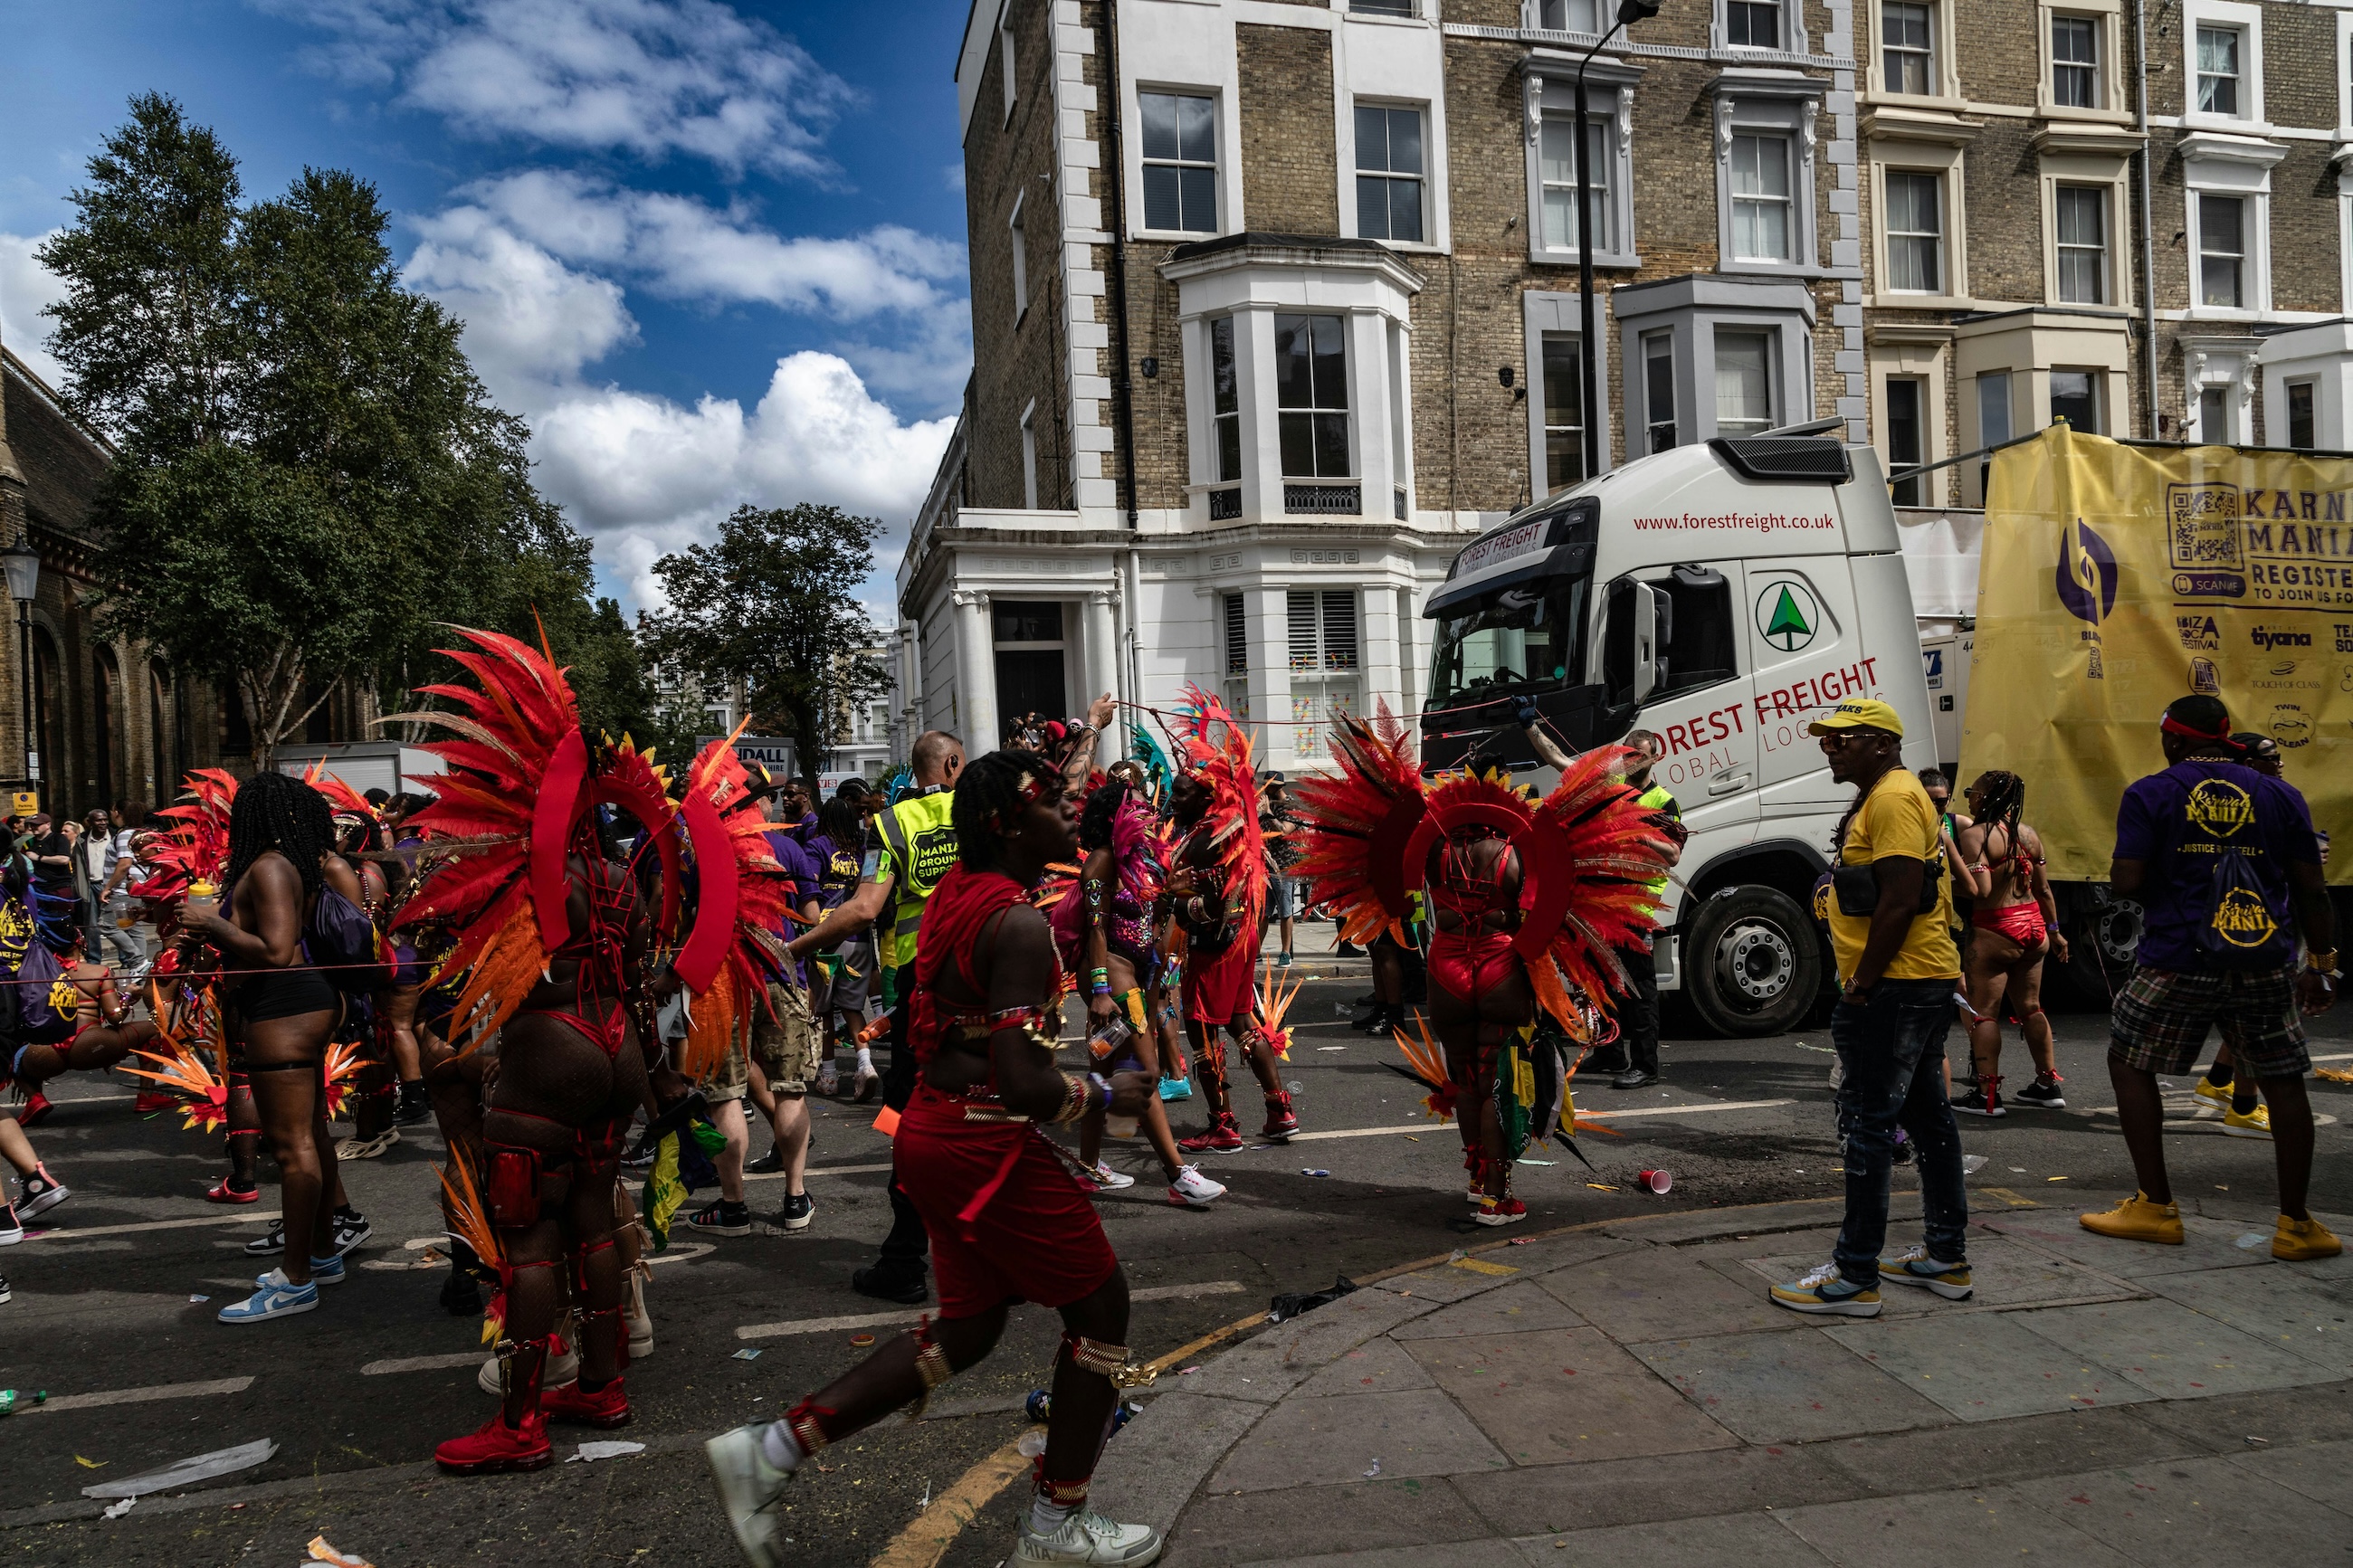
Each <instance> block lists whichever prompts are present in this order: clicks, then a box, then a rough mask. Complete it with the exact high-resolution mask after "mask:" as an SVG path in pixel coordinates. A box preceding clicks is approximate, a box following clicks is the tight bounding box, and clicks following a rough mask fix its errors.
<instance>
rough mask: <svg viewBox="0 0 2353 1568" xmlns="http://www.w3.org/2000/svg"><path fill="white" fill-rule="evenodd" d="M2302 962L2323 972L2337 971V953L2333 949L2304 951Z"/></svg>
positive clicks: (2332, 972) (2308, 967)
mask: <svg viewBox="0 0 2353 1568" xmlns="http://www.w3.org/2000/svg"><path fill="white" fill-rule="evenodd" d="M2304 964H2305V967H2306V968H2307V969H2314V970H2317V971H2319V972H2320V973H2323V974H2334V973H2337V954H2336V952H2334V951H2331V952H2306V954H2305V955H2304Z"/></svg>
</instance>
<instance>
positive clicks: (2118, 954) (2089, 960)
mask: <svg viewBox="0 0 2353 1568" xmlns="http://www.w3.org/2000/svg"><path fill="white" fill-rule="evenodd" d="M2143 918H2144V911H2143V910H2142V908H2141V903H2140V900H2138V899H2123V898H2116V897H2110V898H2109V899H2108V900H2107V901H2106V902H2105V903H2102V904H2098V905H2095V906H2093V907H2091V908H2088V909H2086V910H2084V913H2083V914H2082V915H2081V917H2080V918H2078V919H2077V920H2076V921H2075V922H2074V929H2073V930H2072V931H2069V932H2068V933H2067V934H2068V941H2069V942H2070V944H2071V946H2072V948H2073V954H2072V956H2071V957H2070V958H2069V960H2068V962H2067V963H2064V964H2045V965H2044V966H2043V973H2044V974H2045V975H2046V976H2052V975H2053V971H2056V972H2057V973H2056V974H2055V976H2053V978H2056V979H2057V980H2058V981H2059V982H2060V984H2057V985H2056V986H2054V985H2052V984H2051V981H2050V980H2048V979H2046V980H2045V982H2044V985H2043V989H2044V991H2045V992H2046V993H2050V992H2052V991H2056V992H2057V993H2058V994H2061V995H2063V996H2064V997H2066V998H2067V999H2068V1000H2069V1001H2070V1002H2072V1003H2073V1004H2075V1005H2078V1006H2083V1007H2088V1008H2092V1009H2094V1010H2095V1011H2099V1012H2105V1011H2107V1010H2108V1009H2109V1008H2110V1007H2111V1006H2113V1005H2115V1003H2116V993H2117V992H2119V991H2121V990H2123V989H2124V988H2125V983H2126V981H2128V980H2130V979H2131V978H2132V972H2133V954H2134V952H2136V951H2137V950H2138V948H2139V946H2140V931H2141V923H2142V920H2143Z"/></svg>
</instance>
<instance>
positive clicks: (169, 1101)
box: [131, 1089, 180, 1116]
mask: <svg viewBox="0 0 2353 1568" xmlns="http://www.w3.org/2000/svg"><path fill="white" fill-rule="evenodd" d="M179 1103H180V1097H179V1096H178V1095H176V1094H165V1093H164V1091H163V1090H162V1089H141V1090H140V1091H139V1098H138V1099H136V1100H132V1102H131V1112H132V1115H134V1116H151V1115H153V1114H154V1113H155V1112H156V1111H158V1110H171V1109H172V1108H173V1107H174V1106H176V1105H178V1104H179Z"/></svg>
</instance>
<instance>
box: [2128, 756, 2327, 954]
mask: <svg viewBox="0 0 2353 1568" xmlns="http://www.w3.org/2000/svg"><path fill="white" fill-rule="evenodd" d="M2116 858H2117V859H2119V860H2138V861H2140V862H2141V863H2142V864H2143V865H2144V866H2145V867H2146V868H2147V875H2146V876H2145V877H2144V879H2143V880H2142V884H2141V894H2140V898H2141V905H2142V909H2143V911H2144V912H2143V915H2142V924H2141V935H2140V950H2139V952H2137V954H2136V957H2137V961H2138V962H2139V963H2140V964H2141V965H2142V966H2143V967H2144V968H2148V969H2162V970H2168V971H2172V972H2176V973H2179V972H2182V971H2189V972H2192V973H2198V972H2206V973H2211V972H2214V971H2218V970H2231V969H2237V970H2247V969H2277V968H2279V967H2280V966H2281V965H2283V964H2286V963H2293V962H2294V961H2295V910H2294V909H2293V908H2292V906H2291V904H2290V901H2289V897H2288V889H2289V886H2290V884H2289V871H2288V867H2289V865H2290V863H2291V862H2295V861H2301V862H2303V863H2304V864H2306V865H2307V866H2317V865H2319V864H2320V845H2319V841H2318V840H2317V839H2316V838H2315V837H2314V836H2313V831H2312V813H2311V811H2310V810H2309V809H2308V808H2307V807H2306V805H2305V801H2304V796H2303V795H2300V794H2298V793H2297V792H2296V789H2295V785H2293V784H2287V783H2286V782H2284V780H2280V779H2275V778H2271V777H2269V776H2267V775H2265V774H2263V773H2257V772H2255V770H2254V769H2253V768H2250V767H2246V766H2244V765H2242V764H2241V763H2229V762H2224V761H2222V760H2221V759H2220V758H2217V757H2186V758H2184V759H2183V760H2182V761H2180V762H2178V763H2174V764H2173V765H2172V766H2171V767H2169V768H2168V769H2166V770H2165V771H2164V772H2163V773H2151V774H2150V775H2149V776H2148V777H2147V778H2145V779H2141V780H2138V781H2137V782H2136V783H2134V784H2132V785H2131V786H2130V787H2129V788H2127V789H2126V791H2125V795H2124V800H2123V802H2122V804H2121V805H2119V806H2118V807H2117V810H2116Z"/></svg>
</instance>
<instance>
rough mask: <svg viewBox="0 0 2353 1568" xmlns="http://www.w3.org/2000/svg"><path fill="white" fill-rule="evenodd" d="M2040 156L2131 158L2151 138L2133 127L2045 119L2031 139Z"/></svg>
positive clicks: (2036, 126)
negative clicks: (2073, 155) (2071, 155)
mask: <svg viewBox="0 0 2353 1568" xmlns="http://www.w3.org/2000/svg"><path fill="white" fill-rule="evenodd" d="M2027 140H2028V142H2029V143H2030V144H2031V146H2032V147H2033V149H2034V152H2035V154H2036V156H2038V157H2053V156H2060V157H2063V156H2067V155H2070V154H2075V155H2084V154H2088V155H2091V156H2095V157H2097V156H2105V157H2111V158H2129V157H2130V156H2132V155H2133V154H2134V153H2137V152H2139V151H2140V150H2141V148H2142V146H2143V145H2145V144H2146V143H2147V140H2148V139H2147V137H2146V136H2144V135H2143V134H2142V133H2141V132H2137V131H2135V130H2133V129H2132V128H2131V126H2130V125H2129V124H2114V123H2108V122H2104V121H2081V120H2042V121H2036V123H2035V127H2034V131H2033V133H2032V134H2031V136H2029V137H2028V139H2027Z"/></svg>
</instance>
